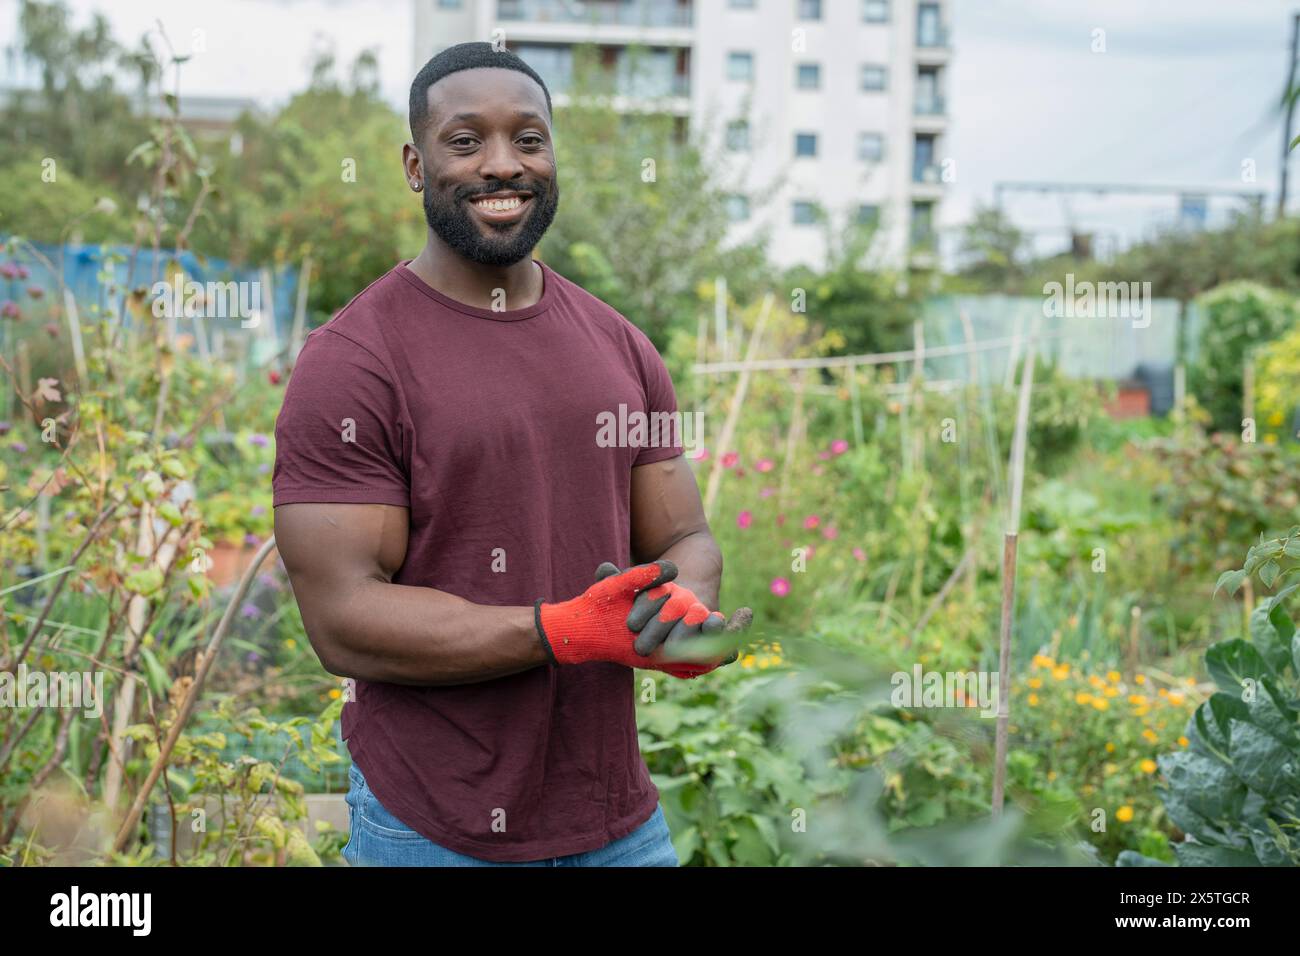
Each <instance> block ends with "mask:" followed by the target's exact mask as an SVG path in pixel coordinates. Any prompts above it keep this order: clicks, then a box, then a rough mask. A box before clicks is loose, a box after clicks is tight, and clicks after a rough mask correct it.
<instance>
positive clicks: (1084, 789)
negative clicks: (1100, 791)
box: [1079, 783, 1097, 797]
mask: <svg viewBox="0 0 1300 956" xmlns="http://www.w3.org/2000/svg"><path fill="white" fill-rule="evenodd" d="M1096 789H1097V788H1096V787H1094V786H1093V785H1092V784H1090V783H1085V784H1084V785H1083V786H1082V787H1080V788H1079V792H1080V793H1082V794H1083V795H1084V796H1085V797H1086V796H1088V795H1090V794H1091V793H1092V792H1093V791H1094V790H1096Z"/></svg>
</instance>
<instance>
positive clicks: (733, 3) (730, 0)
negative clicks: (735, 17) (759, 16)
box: [727, 0, 754, 10]
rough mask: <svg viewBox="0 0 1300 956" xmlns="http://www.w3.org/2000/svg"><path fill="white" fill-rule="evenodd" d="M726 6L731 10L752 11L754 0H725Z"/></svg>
mask: <svg viewBox="0 0 1300 956" xmlns="http://www.w3.org/2000/svg"><path fill="white" fill-rule="evenodd" d="M727 6H729V7H731V9H733V10H753V9H754V0H727Z"/></svg>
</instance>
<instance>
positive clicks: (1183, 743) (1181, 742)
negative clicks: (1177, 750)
mask: <svg viewBox="0 0 1300 956" xmlns="http://www.w3.org/2000/svg"><path fill="white" fill-rule="evenodd" d="M1189 743H1191V741H1189V740H1188V739H1187V738H1186V737H1179V738H1178V746H1180V747H1186V746H1187V745H1188V744H1189Z"/></svg>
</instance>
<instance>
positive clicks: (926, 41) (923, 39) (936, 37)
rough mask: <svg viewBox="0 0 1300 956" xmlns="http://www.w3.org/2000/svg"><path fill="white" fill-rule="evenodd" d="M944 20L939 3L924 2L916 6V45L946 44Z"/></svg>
mask: <svg viewBox="0 0 1300 956" xmlns="http://www.w3.org/2000/svg"><path fill="white" fill-rule="evenodd" d="M946 43H947V37H946V36H945V35H944V29H943V21H942V20H941V19H940V17H939V5H938V4H937V3H922V4H919V5H918V6H917V8H916V45H917V46H945V45H946Z"/></svg>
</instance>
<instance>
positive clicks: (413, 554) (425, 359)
mask: <svg viewBox="0 0 1300 956" xmlns="http://www.w3.org/2000/svg"><path fill="white" fill-rule="evenodd" d="M410 124H411V137H412V141H411V142H410V143H408V144H407V145H406V146H405V147H404V149H403V165H404V172H405V176H406V180H407V182H408V184H409V185H410V188H411V189H412V190H414V191H415V192H417V193H422V194H423V201H424V209H425V215H426V218H427V220H428V226H429V229H428V238H427V241H426V243H425V246H424V249H423V250H422V251H421V252H420V254H419V255H418V256H417V257H416V258H415V259H413V260H410V261H407V262H403V263H400V264H398V265H397V266H396V267H394V268H393V269H392V270H391V271H390V272H388V273H387V274H386V275H384V276H381V277H380V278H378V279H376V280H375V281H374V282H372V283H371V284H370V285H369V286H368V287H367V288H366V289H365V290H364V291H363V292H361V293H360V294H359V295H358V296H356V298H354V299H353V300H352V301H351V302H350V303H349V304H348V305H347V306H346V307H345V308H344V309H343V310H342V311H340V312H339V313H338V314H337V315H336V316H335V317H334V318H333V319H332V320H331V321H330V322H328V323H327V324H326V325H324V326H322V327H321V328H319V329H316V330H315V331H313V332H312V333H311V335H310V336H308V339H307V342H306V344H305V346H304V348H303V350H302V352H301V354H300V355H299V357H298V361H297V365H296V367H295V368H294V371H293V376H292V378H291V379H290V381H289V386H288V389H287V391H286V394H285V401H284V407H283V409H282V410H281V412H280V416H279V419H278V420H277V422H276V441H277V446H276V466H275V475H274V489H275V497H274V501H275V534H276V540H277V542H278V545H279V549H280V553H281V556H282V557H283V559H284V563H285V567H286V568H287V569H288V572H289V576H290V580H291V582H292V584H293V589H294V594H295V596H296V598H297V601H298V605H299V608H300V609H301V611H302V619H303V623H304V625H305V627H306V630H307V634H308V636H309V638H310V639H311V643H312V646H313V647H314V648H315V650H316V653H317V654H318V655H319V657H320V659H321V662H322V664H323V665H324V666H325V668H326V669H327V670H329V671H330V672H331V673H333V674H337V675H340V676H343V677H348V678H352V679H353V680H352V681H349V682H348V684H347V686H348V687H349V689H350V691H354V693H350V694H349V700H348V703H347V704H346V705H345V706H344V708H343V716H342V729H343V736H344V737H345V738H346V740H347V743H348V748H349V750H350V752H351V754H352V758H353V768H352V771H351V774H352V788H351V791H350V792H349V794H348V802H349V805H350V806H351V824H352V825H351V837H350V839H349V842H348V845H347V847H346V848H345V851H344V856H345V858H346V859H347V860H348V861H349V862H350V863H353V864H354V865H355V864H362V865H365V864H374V865H407V866H439V865H454V866H481V865H493V864H522V865H533V866H546V865H585V866H604V865H612V866H627V865H637V866H641V865H648V866H675V865H677V863H678V860H677V857H676V854H675V853H674V851H673V847H672V843H671V840H670V834H669V832H668V828H667V825H666V823H665V820H664V816H663V810H662V808H661V807H660V806H659V794H658V791H657V790H656V788H655V786H654V784H653V782H652V781H651V779H650V776H649V773H648V771H647V768H646V765H645V761H644V759H643V758H642V756H641V753H640V750H639V748H638V743H637V728H636V711H635V700H634V696H633V695H634V689H635V688H634V682H633V670H632V668H634V667H641V668H646V669H650V670H657V671H662V672H663V673H665V674H668V675H671V676H672V677H675V678H687V679H689V678H696V677H699V676H700V675H702V674H707V673H709V672H710V671H712V670H714V669H715V668H717V667H718V666H720V665H722V664H724V663H729V662H730V661H731V660H734V658H735V655H734V653H732V654H728V653H727V651H728V650H729V642H728V640H727V638H726V636H725V635H719V634H718V633H717V632H720V631H721V630H722V629H723V624H724V620H723V616H722V615H721V614H720V613H719V612H717V611H716V610H714V609H715V608H716V607H717V604H718V592H719V587H720V584H721V576H722V556H721V553H720V552H719V550H718V547H717V544H716V543H715V542H714V540H713V537H712V535H711V534H710V532H709V527H708V523H707V522H706V520H705V518H704V514H703V509H702V507H701V503H700V495H699V490H698V488H697V486H696V483H695V478H694V475H693V474H692V472H691V469H690V467H689V466H688V465H687V463H686V461H685V458H684V457H683V456H682V444H681V441H680V436H679V435H676V434H668V435H662V434H659V435H652V436H649V441H648V442H647V443H646V444H642V445H638V446H634V447H627V446H626V445H625V446H623V447H608V442H598V441H597V430H598V426H597V422H598V421H599V420H600V418H601V416H602V415H608V414H609V413H611V412H612V411H613V410H616V409H618V408H619V406H620V404H624V405H626V406H627V408H628V409H631V410H635V411H639V412H641V413H642V414H643V415H645V416H647V417H648V418H652V417H653V416H655V415H656V414H664V415H668V416H670V417H672V418H674V419H675V418H676V412H677V403H676V398H675V395H674V393H673V386H672V382H671V380H670V378H669V375H668V372H667V370H666V369H665V367H664V364H663V361H662V359H661V358H660V356H659V354H658V353H657V352H656V351H655V349H654V346H653V345H651V343H650V341H649V340H648V339H647V338H646V336H645V335H644V334H643V333H642V332H641V331H640V330H639V329H637V328H636V326H634V325H632V323H630V322H629V321H628V320H627V319H626V318H624V317H623V316H621V315H620V314H619V313H618V312H616V311H615V310H614V309H612V308H610V307H609V306H608V305H606V304H605V303H603V302H601V301H600V300H599V299H597V298H595V297H594V296H592V295H590V294H589V293H587V292H585V291H584V290H583V289H581V288H579V287H578V286H577V285H575V284H574V283H572V282H569V281H568V280H566V279H565V278H563V277H562V276H559V275H557V274H556V273H555V272H553V271H552V270H551V269H550V268H548V267H547V266H545V265H544V264H542V263H540V262H538V261H536V260H534V259H533V258H532V257H531V255H530V253H531V252H532V250H533V248H534V246H536V244H537V242H538V240H539V239H540V238H541V237H542V235H543V234H544V233H545V232H546V229H547V227H548V226H549V225H550V224H551V222H552V220H553V219H554V216H555V212H556V209H557V206H558V203H559V196H560V190H559V181H558V178H557V175H556V163H555V150H554V142H553V131H552V125H551V100H550V94H549V93H548V92H547V90H546V87H545V84H544V83H543V82H542V80H541V79H540V77H538V76H537V74H536V73H535V72H533V70H532V69H531V68H529V67H528V66H527V64H525V63H524V62H523V61H522V60H520V59H519V58H518V57H517V56H515V55H514V54H512V53H509V52H508V51H496V50H494V49H493V48H492V46H491V45H489V44H487V43H467V44H461V45H459V46H455V47H451V48H449V49H448V50H445V51H444V52H442V53H440V54H438V55H437V56H436V57H434V58H433V59H432V60H430V61H429V63H428V64H427V65H426V66H425V67H424V68H423V69H422V70H421V71H420V73H419V75H418V76H417V77H416V78H415V81H414V83H413V84H412V86H411V101H410ZM620 568H623V569H625V570H620ZM748 618H749V612H748V609H747V608H742V609H741V610H740V611H738V612H737V613H736V615H735V616H733V621H732V625H731V627H730V628H729V629H731V630H734V629H740V628H743V627H744V626H745V625H746V624H747V623H748ZM733 640H734V639H733Z"/></svg>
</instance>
